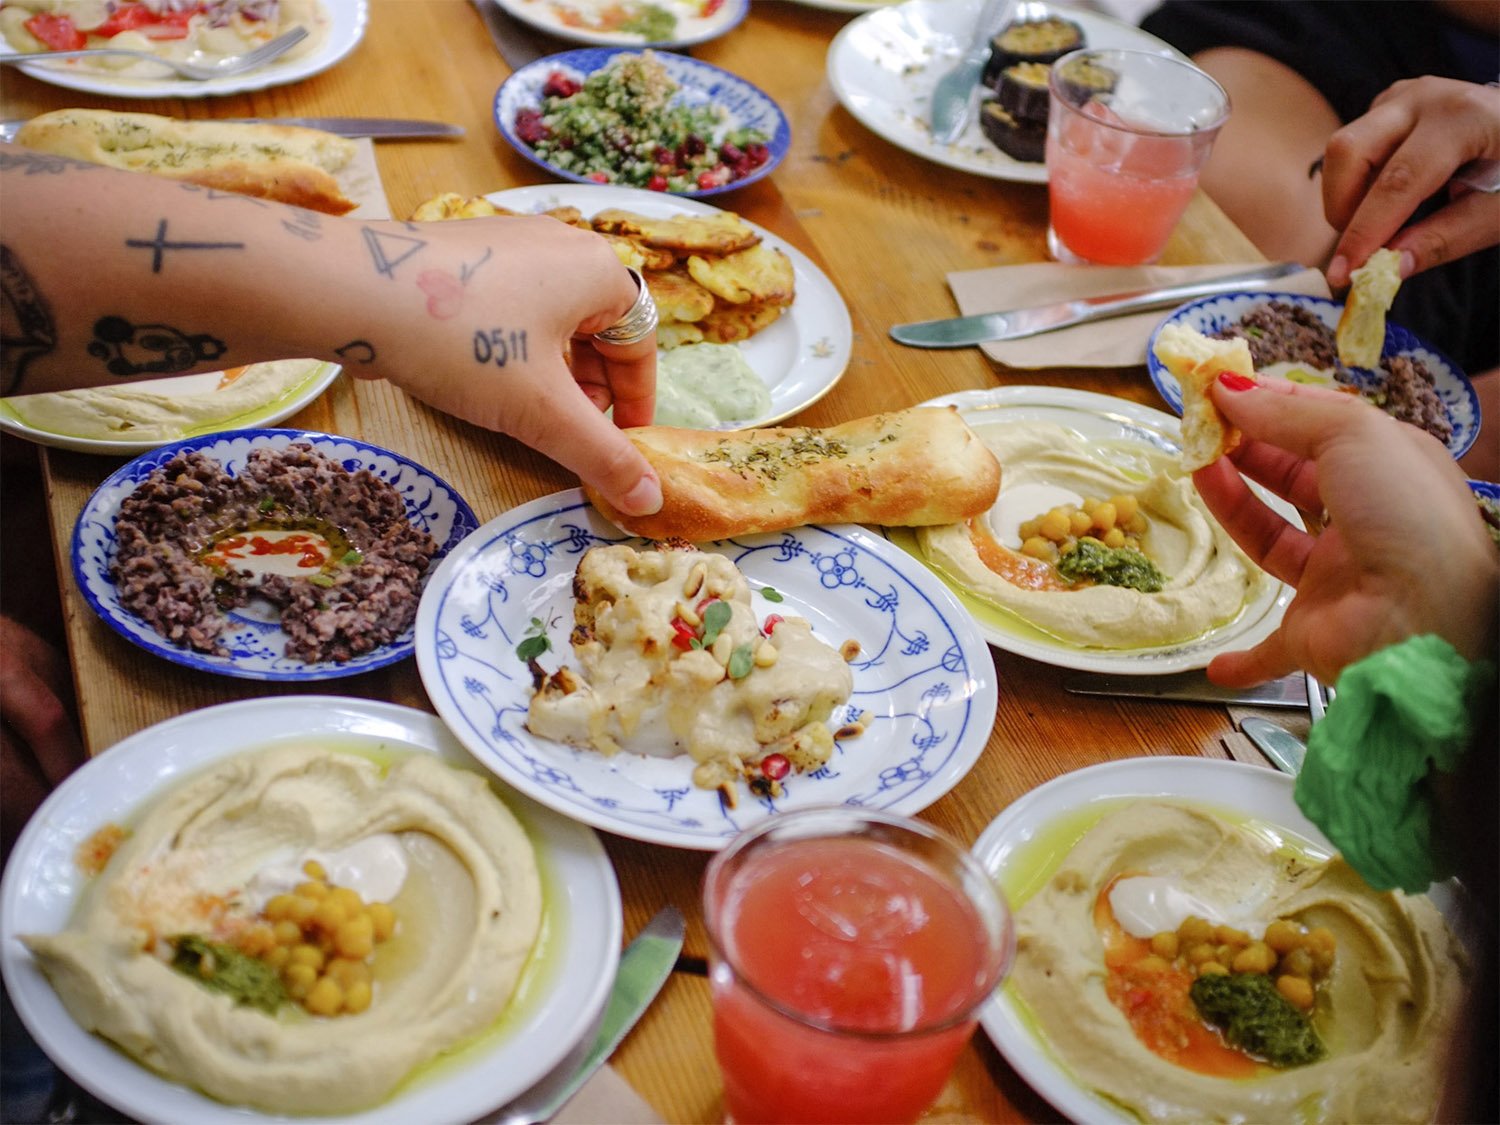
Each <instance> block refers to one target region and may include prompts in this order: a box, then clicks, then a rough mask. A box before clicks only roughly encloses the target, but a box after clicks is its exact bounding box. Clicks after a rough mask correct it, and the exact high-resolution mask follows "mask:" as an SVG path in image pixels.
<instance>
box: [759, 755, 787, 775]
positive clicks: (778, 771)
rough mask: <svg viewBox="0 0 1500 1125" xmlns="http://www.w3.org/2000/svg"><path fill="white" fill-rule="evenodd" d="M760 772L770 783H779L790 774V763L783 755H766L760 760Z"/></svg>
mask: <svg viewBox="0 0 1500 1125" xmlns="http://www.w3.org/2000/svg"><path fill="white" fill-rule="evenodd" d="M760 772H761V773H763V774H765V775H766V776H767V777H769V778H770V779H771V780H772V781H780V780H781V779H782V778H783V777H785V776H786V775H787V774H789V773H791V772H792V763H791V762H789V761H787V760H786V755H785V754H767V755H766V756H765V757H764V758H762V759H761V760H760Z"/></svg>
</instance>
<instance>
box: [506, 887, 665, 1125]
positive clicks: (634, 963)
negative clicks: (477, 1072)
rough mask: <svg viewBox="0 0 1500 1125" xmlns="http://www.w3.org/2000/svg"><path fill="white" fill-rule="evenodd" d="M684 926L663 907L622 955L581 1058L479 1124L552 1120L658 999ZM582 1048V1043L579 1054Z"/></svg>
mask: <svg viewBox="0 0 1500 1125" xmlns="http://www.w3.org/2000/svg"><path fill="white" fill-rule="evenodd" d="M683 932H684V923H683V918H682V912H681V911H680V910H678V909H677V908H676V907H675V906H667V907H663V908H662V909H661V910H659V911H657V913H656V916H655V917H654V918H652V919H651V921H649V922H647V923H646V926H645V928H644V929H643V930H641V932H640V933H638V934H637V935H636V936H635V940H634V941H632V942H631V943H630V944H629V945H627V946H626V947H625V952H624V953H622V954H621V955H620V965H619V968H617V969H616V970H615V983H614V987H613V988H611V989H610V993H609V1002H608V1003H607V1004H606V1005H605V1008H604V1016H603V1018H602V1019H601V1020H600V1022H599V1027H598V1031H597V1032H596V1033H595V1034H594V1038H593V1040H592V1041H587V1040H586V1042H587V1043H588V1047H587V1049H586V1050H583V1052H582V1054H580V1053H579V1051H578V1050H575V1051H574V1052H573V1053H572V1054H571V1055H569V1056H568V1057H567V1058H566V1059H564V1060H563V1061H562V1062H561V1063H560V1064H558V1066H557V1068H556V1069H555V1070H553V1072H552V1073H551V1074H549V1075H548V1076H547V1077H546V1078H544V1079H542V1081H540V1082H538V1083H537V1084H536V1085H535V1086H533V1087H532V1088H531V1089H529V1090H527V1091H526V1092H525V1093H524V1094H522V1095H521V1096H520V1097H519V1098H516V1099H515V1100H514V1101H512V1102H511V1103H510V1104H508V1105H506V1106H503V1107H501V1108H500V1109H498V1110H496V1111H495V1112H494V1113H492V1114H489V1115H487V1116H485V1117H484V1118H482V1119H481V1122H482V1123H483V1125H532V1123H535V1122H539V1121H548V1120H550V1119H551V1118H552V1117H553V1116H554V1115H555V1114H556V1113H557V1112H558V1110H560V1109H562V1107H563V1106H564V1105H565V1104H566V1103H567V1101H568V1099H569V1098H571V1097H572V1096H573V1095H574V1094H576V1093H577V1092H578V1091H579V1090H580V1089H582V1087H583V1085H584V1083H585V1082H587V1081H588V1080H589V1079H590V1078H592V1077H593V1075H594V1072H595V1071H596V1070H598V1069H599V1068H600V1067H601V1066H603V1065H604V1062H605V1060H606V1059H608V1058H609V1056H610V1055H611V1054H613V1053H614V1049H615V1048H616V1047H618V1046H619V1045H620V1041H621V1040H622V1039H624V1038H625V1036H626V1034H627V1033H628V1032H629V1031H630V1029H631V1028H632V1027H634V1026H635V1024H636V1021H637V1020H639V1019H640V1018H641V1015H642V1014H643V1013H644V1012H645V1011H646V1009H647V1008H649V1007H650V1006H651V1001H653V1000H654V999H656V994H657V993H658V992H660V991H661V987H662V985H663V984H665V983H666V981H667V978H668V977H669V976H671V975H672V967H673V966H674V965H676V964H677V955H678V954H679V953H681V952H682V938H683ZM582 1047H583V1045H582V1044H580V1049H581V1048H582Z"/></svg>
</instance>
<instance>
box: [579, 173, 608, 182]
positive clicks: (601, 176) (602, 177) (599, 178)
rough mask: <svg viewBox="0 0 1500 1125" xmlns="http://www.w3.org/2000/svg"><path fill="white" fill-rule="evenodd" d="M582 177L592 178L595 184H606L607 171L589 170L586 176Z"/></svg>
mask: <svg viewBox="0 0 1500 1125" xmlns="http://www.w3.org/2000/svg"><path fill="white" fill-rule="evenodd" d="M584 179H587V180H593V181H594V183H596V184H607V183H609V173H607V172H590V173H589V174H588V175H587V176H585V177H584Z"/></svg>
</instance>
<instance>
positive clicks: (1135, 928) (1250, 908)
mask: <svg viewBox="0 0 1500 1125" xmlns="http://www.w3.org/2000/svg"><path fill="white" fill-rule="evenodd" d="M1264 905H1265V896H1264V895H1263V894H1259V895H1256V896H1255V897H1253V898H1247V899H1241V900H1239V901H1237V902H1229V903H1222V902H1210V901H1208V900H1207V899H1204V898H1200V897H1198V896H1197V895H1195V894H1192V893H1191V892H1189V891H1185V890H1183V889H1182V887H1181V886H1179V885H1178V883H1177V881H1176V880H1174V879H1170V878H1167V877H1166V876H1162V875H1132V876H1130V877H1129V878H1126V879H1121V880H1119V881H1118V882H1117V883H1115V885H1114V886H1113V887H1112V888H1111V889H1110V892H1109V908H1110V910H1112V911H1114V915H1115V920H1116V921H1117V922H1119V923H1120V928H1121V929H1122V930H1124V931H1125V932H1126V933H1127V934H1129V935H1130V936H1131V937H1138V938H1148V937H1151V936H1152V935H1154V934H1159V933H1164V932H1166V931H1168V930H1173V931H1175V930H1176V929H1177V927H1178V926H1180V925H1182V923H1183V922H1185V921H1186V920H1187V919H1188V918H1189V917H1191V916H1197V917H1199V918H1203V919H1205V920H1207V921H1209V922H1212V923H1213V924H1214V925H1216V926H1217V925H1228V926H1233V927H1234V928H1235V929H1237V930H1244V931H1245V933H1247V934H1249V935H1250V936H1251V937H1252V938H1258V937H1261V936H1263V935H1264V934H1265V932H1266V920H1265V918H1263V917H1261V916H1260V915H1261V912H1262V910H1263V908H1264Z"/></svg>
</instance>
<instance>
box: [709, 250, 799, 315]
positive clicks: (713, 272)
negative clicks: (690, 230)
mask: <svg viewBox="0 0 1500 1125" xmlns="http://www.w3.org/2000/svg"><path fill="white" fill-rule="evenodd" d="M687 268H688V273H690V274H692V275H693V280H694V281H696V282H697V283H698V284H699V285H701V286H703V288H705V289H707V290H708V291H709V292H710V293H712V294H713V295H714V296H715V297H719V298H721V299H723V300H725V301H728V302H729V303H730V304H732V305H747V304H752V303H755V304H762V303H764V304H771V305H790V304H791V303H792V297H793V294H794V292H795V288H796V279H795V277H794V276H793V273H792V260H791V259H790V258H788V257H787V256H786V255H785V254H783V253H782V252H781V251H780V250H777V249H775V248H773V247H770V246H752V247H750V249H748V250H740V251H737V252H736V253H733V254H725V255H724V256H723V257H719V258H705V257H703V256H702V255H700V254H694V255H692V256H691V257H690V258H688V260H687Z"/></svg>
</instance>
